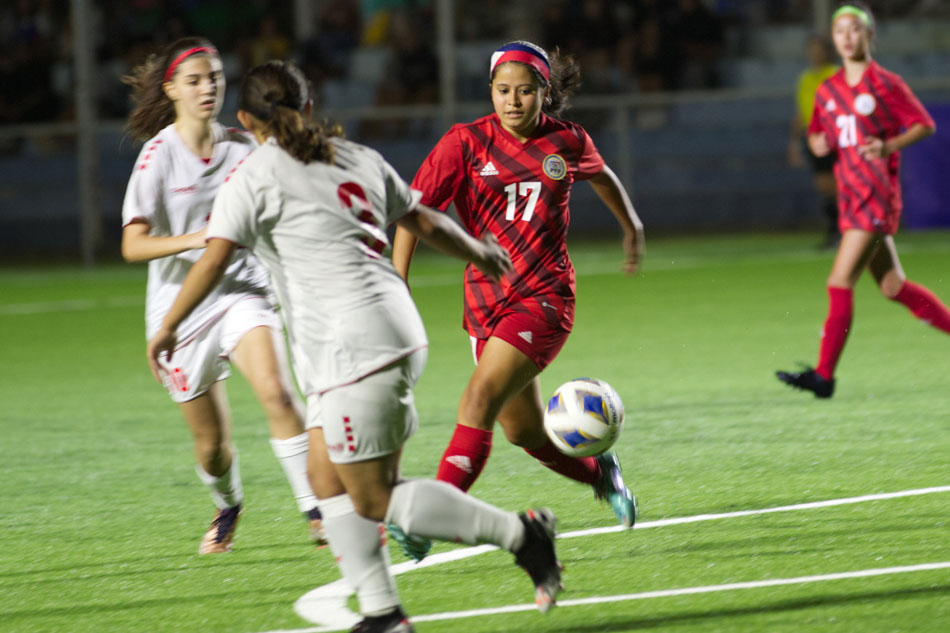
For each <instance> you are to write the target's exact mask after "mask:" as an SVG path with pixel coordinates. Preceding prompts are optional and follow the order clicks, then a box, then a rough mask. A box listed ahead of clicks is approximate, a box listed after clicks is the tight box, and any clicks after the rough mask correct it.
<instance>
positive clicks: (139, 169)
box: [122, 38, 324, 554]
mask: <svg viewBox="0 0 950 633" xmlns="http://www.w3.org/2000/svg"><path fill="white" fill-rule="evenodd" d="M125 80H126V82H127V83H129V84H130V85H131V86H132V89H133V97H134V99H135V101H136V106H135V108H134V109H133V111H132V113H131V115H130V116H129V122H128V129H129V131H130V133H131V134H132V135H133V136H134V137H135V138H136V139H139V140H142V141H145V146H144V147H143V148H142V151H141V153H140V154H139V157H138V160H137V161H136V163H135V168H134V170H133V171H132V176H131V178H130V179H129V185H128V189H127V191H126V195H125V202H124V204H123V209H122V222H123V230H122V255H123V257H125V259H126V260H127V261H129V262H145V261H147V262H148V289H147V291H146V292H147V296H146V331H147V332H146V333H147V335H148V336H152V335H153V334H154V333H155V331H156V330H157V329H158V326H159V325H160V324H161V319H162V316H164V314H165V312H166V311H167V310H168V308H169V307H170V306H171V302H172V300H174V298H175V295H176V294H177V293H178V289H179V288H180V287H181V284H182V281H183V280H184V279H185V275H186V274H187V273H188V271H189V270H190V269H191V266H192V264H193V263H194V262H195V261H196V260H197V259H198V256H199V255H200V254H201V252H202V251H203V249H204V248H205V227H206V226H207V224H208V216H209V214H210V213H211V205H212V203H213V202H214V197H215V195H216V194H217V192H218V189H219V188H220V186H221V185H222V183H224V181H225V179H226V178H227V176H228V174H229V173H230V172H231V171H232V170H233V169H234V168H235V167H237V165H238V164H240V163H241V161H243V160H244V159H245V158H246V157H247V155H248V154H249V153H250V152H251V151H252V150H253V149H254V146H255V144H254V140H253V138H252V137H250V136H249V135H246V134H243V133H241V132H238V131H237V130H229V129H226V128H225V127H224V126H222V125H221V124H220V123H218V122H217V120H216V119H217V115H218V112H219V111H220V110H221V104H222V102H223V100H224V74H223V72H222V66H221V59H220V58H219V56H218V52H217V51H216V50H215V49H214V47H213V46H212V45H211V43H209V42H207V41H206V40H203V39H200V38H185V39H182V40H179V41H177V42H174V43H172V44H171V45H169V46H168V47H167V48H165V49H164V51H162V52H161V53H159V54H157V55H152V56H151V57H149V59H148V60H147V61H146V62H145V63H144V64H142V65H141V66H139V67H138V68H136V69H135V70H134V71H133V73H132V75H131V76H129V77H127V78H126V79H125ZM270 293H271V291H270V288H269V285H268V279H267V273H266V271H265V270H264V269H263V268H262V267H261V265H260V263H259V262H258V261H257V260H256V259H255V258H254V257H253V256H251V255H250V254H249V253H248V252H246V251H245V252H241V253H239V254H238V255H236V256H235V257H234V258H233V259H232V260H231V262H230V265H229V267H228V270H227V273H226V275H225V283H223V284H222V285H221V286H220V287H219V289H218V290H216V291H215V292H214V293H212V295H211V296H209V297H208V298H207V299H205V301H203V302H202V304H201V305H200V306H199V307H198V309H197V310H195V312H194V314H193V315H192V316H191V317H190V318H189V320H188V321H187V322H186V323H184V324H183V326H182V329H181V332H182V336H181V338H180V339H179V341H180V345H179V347H178V348H176V350H175V352H176V353H175V362H174V363H171V364H166V365H165V366H164V368H163V371H164V376H165V387H166V389H167V390H168V394H169V396H170V397H171V399H172V400H173V401H174V402H175V403H177V404H178V408H179V410H180V411H181V413H182V415H183V416H184V418H185V421H186V422H187V424H188V427H189V428H190V429H191V432H192V435H193V436H194V443H195V457H196V459H197V465H196V468H195V470H196V471H197V473H198V477H199V478H200V479H201V481H202V482H203V483H204V484H205V486H207V488H208V491H209V492H210V493H211V497H212V499H213V500H214V503H215V505H217V507H218V510H217V512H216V513H215V516H214V519H213V521H212V523H211V526H210V527H209V528H208V530H207V533H206V534H205V536H204V538H203V539H202V541H201V545H200V546H199V550H198V551H199V553H200V554H213V553H221V552H227V551H229V550H230V549H231V543H232V538H233V535H234V528H235V526H236V524H237V520H238V517H239V515H240V513H241V504H242V502H243V499H244V491H243V487H242V485H241V476H240V471H239V469H238V461H237V454H236V452H235V450H234V447H233V446H232V443H231V419H230V412H229V410H228V402H227V395H226V392H225V389H224V382H223V380H224V379H225V378H227V377H228V375H229V371H230V365H229V361H230V362H232V363H234V365H236V366H237V368H238V369H239V370H240V371H241V373H242V374H244V376H245V377H246V378H247V380H248V382H249V383H250V384H251V387H252V388H253V390H254V393H255V394H256V395H257V398H258V400H259V401H260V403H261V405H262V406H263V407H264V411H265V413H266V415H267V419H268V423H269V425H270V433H271V445H272V448H273V450H274V454H275V455H276V456H277V458H278V460H279V461H280V463H281V466H282V467H283V469H284V472H285V474H286V475H287V479H288V481H289V482H290V486H291V489H292V490H293V493H294V496H295V497H296V499H297V505H298V507H299V508H300V510H301V511H302V512H305V513H307V514H308V516H309V518H310V521H311V528H312V537H313V538H314V539H315V540H317V541H323V540H324V536H323V534H322V525H321V522H320V514H319V510H318V508H317V500H316V497H314V495H313V492H312V491H311V489H310V484H309V482H308V480H307V435H306V433H304V426H303V421H302V417H301V410H302V406H301V404H300V402H299V398H298V397H297V395H296V390H295V388H294V386H293V382H292V379H291V377H290V369H289V365H288V363H287V359H286V352H285V346H284V339H283V332H282V329H281V326H280V319H279V317H278V316H277V315H276V313H275V310H274V306H273V305H271V303H270V302H269V300H268V299H267V297H268V296H269V295H270Z"/></svg>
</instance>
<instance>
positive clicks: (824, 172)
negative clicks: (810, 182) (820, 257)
mask: <svg viewBox="0 0 950 633" xmlns="http://www.w3.org/2000/svg"><path fill="white" fill-rule="evenodd" d="M833 165H834V160H833V159H832V160H831V161H830V163H828V165H827V167H828V168H827V169H818V170H817V171H815V176H814V182H815V190H816V191H817V192H818V195H819V196H820V197H821V210H822V214H823V215H824V220H825V227H826V228H825V240H824V241H823V242H822V245H821V246H822V248H827V249H829V250H830V249H832V248H834V247H835V246H837V245H838V242H839V241H840V240H841V232H840V230H839V229H838V183H837V181H836V180H835V174H834V171H832V169H831V168H832V166H833Z"/></svg>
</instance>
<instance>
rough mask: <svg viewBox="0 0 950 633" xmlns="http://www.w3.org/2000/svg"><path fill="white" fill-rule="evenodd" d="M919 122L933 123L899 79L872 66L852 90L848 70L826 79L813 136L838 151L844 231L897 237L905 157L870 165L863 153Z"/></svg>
mask: <svg viewBox="0 0 950 633" xmlns="http://www.w3.org/2000/svg"><path fill="white" fill-rule="evenodd" d="M914 123H920V124H922V125H925V126H933V125H934V122H933V119H932V118H931V117H930V115H929V114H927V111H926V110H925V109H924V107H923V106H922V105H921V104H920V101H918V100H917V97H915V96H914V94H913V93H912V92H911V91H910V89H909V88H908V87H907V84H905V83H904V81H903V80H902V79H901V78H900V76H899V75H897V74H895V73H892V72H890V71H888V70H885V69H884V68H882V67H881V66H880V65H879V64H878V63H877V62H874V61H872V62H871V63H870V64H869V65H868V67H867V69H866V70H865V71H864V75H863V76H862V77H861V80H860V81H859V82H858V83H857V84H856V85H854V86H849V85H848V82H847V81H846V79H845V74H844V69H841V70H839V71H838V72H837V73H835V74H834V75H832V76H831V77H829V78H828V79H827V80H825V82H824V83H822V84H821V86H819V87H818V92H817V93H816V94H815V109H814V114H813V115H812V120H811V125H809V128H808V133H809V134H816V133H819V132H824V134H825V137H826V138H827V139H828V143H829V144H830V145H831V147H832V151H835V150H837V153H838V161H837V162H836V163H835V179H836V180H837V183H838V215H839V224H840V226H841V228H842V230H846V229H849V228H855V229H861V230H864V231H871V232H875V233H887V234H893V233H896V232H897V226H898V222H899V221H900V213H901V209H902V206H903V203H902V201H901V188H900V179H899V169H900V153H899V152H894V153H893V154H891V155H889V156H885V157H883V158H878V159H875V160H865V159H864V158H863V157H862V156H861V154H860V153H859V151H858V148H859V147H860V146H861V145H864V144H866V143H867V142H868V140H869V139H870V138H872V137H877V138H881V139H884V140H887V139H889V138H891V137H893V136H896V135H898V134H900V133H901V132H902V131H903V130H904V129H906V128H908V127H910V126H911V125H913V124H914Z"/></svg>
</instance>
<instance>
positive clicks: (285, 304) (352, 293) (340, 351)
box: [147, 62, 560, 633]
mask: <svg viewBox="0 0 950 633" xmlns="http://www.w3.org/2000/svg"><path fill="white" fill-rule="evenodd" d="M311 103H312V102H311V101H310V99H309V90H308V86H307V82H306V80H305V79H304V77H303V75H302V73H301V72H300V71H299V69H297V68H296V67H295V66H294V65H292V64H290V63H285V62H269V63H267V64H263V65H261V66H258V67H256V68H254V69H253V70H251V71H250V73H249V74H248V76H247V78H246V79H245V83H244V86H243V88H242V91H241V97H240V103H239V111H238V119H239V120H240V121H241V123H242V125H244V126H245V127H246V128H248V129H249V130H250V131H252V132H253V133H254V135H255V136H256V137H257V139H258V141H259V142H260V144H261V146H260V148H259V149H257V150H256V151H255V152H254V153H253V154H251V155H250V156H249V157H248V158H247V160H245V161H244V163H243V164H242V165H241V166H240V167H239V168H238V169H237V170H235V172H234V173H233V174H232V175H231V176H230V179H229V181H228V182H227V183H226V184H225V185H224V186H222V188H221V191H220V192H219V193H218V197H217V199H216V200H215V203H214V208H213V210H212V212H211V220H210V222H209V225H208V231H207V234H206V238H207V248H206V249H205V252H204V254H203V255H202V257H201V259H199V260H198V262H196V263H195V265H194V266H193V267H192V270H191V272H190V273H189V275H188V277H187V279H186V280H185V282H184V284H183V286H182V289H181V291H180V293H179V295H178V298H177V299H176V300H175V302H174V304H173V305H172V307H171V309H170V310H169V312H168V314H167V315H166V316H165V318H164V320H163V322H162V325H161V326H160V327H159V329H158V330H157V331H156V333H155V335H154V336H153V337H152V339H151V340H150V341H149V343H148V348H147V355H148V358H149V362H150V363H151V364H152V367H153V369H154V371H155V372H156V377H157V372H158V370H159V367H160V365H159V363H160V359H161V357H162V355H163V354H166V353H167V354H169V355H171V357H172V359H174V354H175V352H174V350H175V348H176V341H177V339H178V336H180V327H181V325H182V324H183V323H185V322H186V319H187V317H188V315H189V314H191V313H192V311H193V310H194V309H196V307H197V306H199V305H201V301H202V299H203V298H204V297H205V296H206V295H207V294H208V293H209V292H213V291H214V289H215V288H217V287H218V283H219V280H221V279H222V278H223V275H224V271H225V270H226V267H227V263H228V261H230V259H231V257H232V256H233V254H234V253H236V252H240V249H241V248H242V247H243V248H248V249H250V250H252V251H253V252H254V253H255V254H256V255H257V256H258V257H260V259H261V261H262V262H263V263H264V265H265V266H266V267H267V269H268V270H269V271H270V273H271V279H272V280H273V283H274V289H275V291H276V293H277V296H278V298H279V300H280V303H281V306H282V312H281V314H282V316H283V318H284V321H285V324H286V326H287V330H288V333H289V336H290V341H291V351H292V355H293V359H294V367H295V369H296V370H297V376H298V379H299V380H300V381H301V382H302V385H301V387H302V389H303V391H304V393H305V395H306V397H307V428H308V430H309V434H310V452H309V460H310V469H309V472H310V475H311V483H312V485H313V489H314V491H315V492H316V493H317V497H318V498H319V499H320V508H321V510H322V512H323V521H324V526H325V528H326V532H327V536H328V538H329V541H330V547H331V548H332V550H333V552H334V554H335V556H336V557H337V560H338V564H339V567H340V571H341V573H342V575H343V579H344V581H345V582H346V583H347V584H348V585H349V586H350V587H352V588H353V589H354V590H355V591H356V595H357V598H358V600H359V604H360V612H361V614H362V616H363V620H362V621H361V622H360V623H359V624H357V625H356V627H355V628H354V629H353V630H354V631H357V632H359V633H378V632H387V633H406V632H408V631H412V630H413V627H412V624H411V623H410V622H409V620H408V618H407V617H406V615H405V612H404V611H403V610H402V608H401V606H400V601H399V597H398V595H397V593H396V589H395V582H394V580H393V577H392V575H391V573H390V571H389V569H388V557H387V555H386V551H385V549H384V545H383V542H382V540H381V539H380V525H379V522H380V521H384V520H385V521H386V522H387V523H391V524H394V525H397V526H398V527H399V528H400V529H402V530H404V531H405V532H406V533H412V534H418V535H420V536H422V537H427V538H435V539H440V540H446V541H451V542H463V543H470V544H474V543H494V544H496V545H498V546H499V547H501V548H503V549H505V550H508V551H510V552H512V553H514V554H515V560H516V562H517V564H518V565H520V566H521V567H523V568H524V569H525V570H526V571H527V572H528V574H529V575H530V577H531V579H532V581H533V583H534V585H535V599H536V602H537V604H538V607H539V608H540V609H541V610H542V611H546V610H547V609H548V608H550V607H551V606H552V605H553V604H554V600H555V597H556V595H557V592H558V591H559V589H560V568H559V564H558V562H557V558H556V555H555V552H554V541H553V538H554V523H555V521H556V519H555V517H554V515H553V514H551V513H550V511H548V510H531V511H528V512H527V513H525V514H522V515H518V514H515V513H512V512H506V511H503V510H501V509H499V508H496V507H494V506H491V505H489V504H487V503H485V502H483V501H479V500H478V499H475V498H473V497H471V496H468V495H466V494H464V493H463V492H461V491H460V490H458V489H457V488H455V487H454V486H451V485H449V484H447V483H444V482H440V481H435V480H423V479H402V478H401V477H400V474H399V460H400V456H401V453H402V447H403V444H404V443H405V442H406V440H407V439H408V438H409V437H410V436H411V435H412V433H413V432H414V431H415V429H416V426H417V415H416V411H415V406H414V404H413V393H412V389H413V386H414V385H415V383H416V380H417V379H418V377H419V375H420V373H421V371H422V368H423V365H424V364H425V359H426V353H427V352H426V349H427V345H428V343H427V340H426V335H425V330H424V328H423V325H422V320H421V318H420V316H419V313H418V311H417V310H416V307H415V304H414V303H413V301H412V298H411V296H410V295H409V290H408V288H407V286H406V285H405V283H404V282H403V280H402V278H401V277H400V276H399V275H398V273H397V272H396V270H395V268H394V267H393V264H392V262H391V261H390V260H389V259H388V258H387V257H384V256H383V252H384V250H385V249H386V248H387V247H388V246H389V239H388V236H387V233H386V228H387V226H389V225H390V224H392V223H396V224H398V225H399V226H400V227H402V228H404V229H406V230H408V231H410V232H411V233H412V234H414V235H416V236H417V237H419V238H420V239H422V240H423V241H424V242H426V243H428V244H430V245H431V246H433V247H435V248H437V249H439V250H441V251H443V252H445V253H447V254H450V255H454V256H456V257H459V258H461V259H465V260H468V261H470V262H472V263H473V264H474V265H476V266H478V267H479V268H480V269H481V270H482V271H483V272H484V274H486V275H488V276H489V277H493V278H498V277H500V276H501V275H503V274H504V273H505V272H507V271H508V270H510V268H511V261H510V259H509V257H508V254H507V252H506V251H505V250H504V249H503V248H501V247H500V246H499V245H498V243H497V242H496V240H495V239H494V238H493V237H491V236H486V238H485V239H482V240H476V239H475V238H472V237H470V236H469V235H467V234H466V233H465V232H464V231H463V230H462V229H461V228H460V227H459V226H458V225H457V224H455V223H454V222H453V221H452V220H450V219H449V218H447V217H445V216H444V215H443V214H441V213H437V212H435V211H433V210H432V209H429V208H428V207H425V206H423V205H421V204H420V203H419V199H420V196H421V194H420V192H418V191H414V190H412V189H411V188H410V187H409V185H408V184H407V183H406V182H405V181H404V180H402V179H401V178H400V177H399V175H398V174H397V173H396V172H395V170H394V169H393V168H392V167H391V166H390V165H389V164H388V163H387V162H386V161H385V160H384V159H383V158H382V157H381V156H380V155H379V154H378V153H377V152H375V151H374V150H371V149H369V148H368V147H365V146H362V145H358V144H356V143H352V142H349V141H346V140H344V139H342V138H341V137H340V135H339V130H338V129H337V128H332V129H331V128H328V127H327V126H325V125H321V124H318V123H315V122H312V121H311V120H310V110H311V107H312V105H311Z"/></svg>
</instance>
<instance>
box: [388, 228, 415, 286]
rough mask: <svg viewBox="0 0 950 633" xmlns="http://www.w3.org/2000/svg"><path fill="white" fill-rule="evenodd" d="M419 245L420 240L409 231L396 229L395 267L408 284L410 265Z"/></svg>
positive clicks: (394, 246) (394, 238) (394, 242)
mask: <svg viewBox="0 0 950 633" xmlns="http://www.w3.org/2000/svg"><path fill="white" fill-rule="evenodd" d="M418 243H419V238H418V237H416V236H415V235H413V234H412V233H410V232H409V230H408V229H405V228H403V227H401V226H397V227H396V235H395V236H393V266H395V267H396V272H397V273H399V276H400V277H402V278H403V280H404V281H405V282H406V283H409V265H410V264H411V263H412V256H413V254H415V252H416V244H418Z"/></svg>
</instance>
